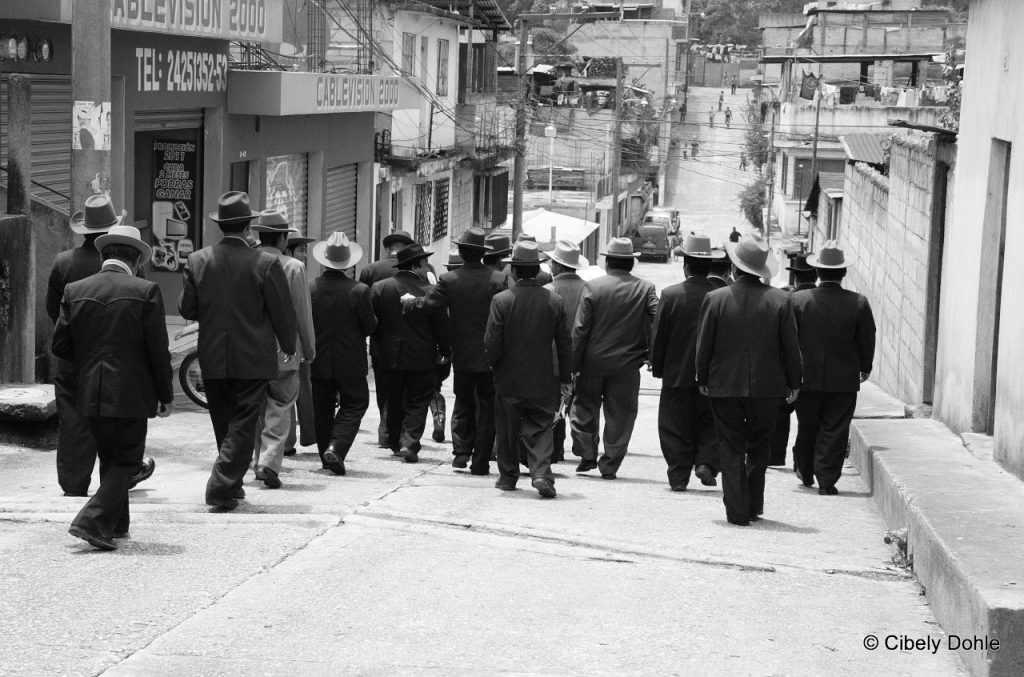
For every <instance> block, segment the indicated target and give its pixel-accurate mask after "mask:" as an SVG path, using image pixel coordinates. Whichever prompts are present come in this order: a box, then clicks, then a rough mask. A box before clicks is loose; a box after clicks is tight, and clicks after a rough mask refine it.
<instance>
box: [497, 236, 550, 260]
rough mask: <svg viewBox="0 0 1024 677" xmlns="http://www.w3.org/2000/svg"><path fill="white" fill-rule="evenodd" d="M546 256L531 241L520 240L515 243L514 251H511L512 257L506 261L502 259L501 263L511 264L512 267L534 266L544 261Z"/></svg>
mask: <svg viewBox="0 0 1024 677" xmlns="http://www.w3.org/2000/svg"><path fill="white" fill-rule="evenodd" d="M547 258H548V255H547V254H545V253H543V252H541V250H540V247H538V246H537V243H536V242H533V241H532V240H521V241H520V242H516V246H515V249H513V250H512V256H510V257H508V258H507V259H502V260H501V261H502V263H511V264H513V265H527V266H528V265H534V264H539V263H540V262H541V261H546V260H547Z"/></svg>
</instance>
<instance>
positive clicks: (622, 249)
mask: <svg viewBox="0 0 1024 677" xmlns="http://www.w3.org/2000/svg"><path fill="white" fill-rule="evenodd" d="M601 255H602V256H604V257H605V258H608V259H635V258H639V257H640V254H639V252H634V251H633V241H632V240H630V239H629V238H628V237H613V238H612V239H611V240H609V241H608V246H607V247H605V250H604V251H603V252H601Z"/></svg>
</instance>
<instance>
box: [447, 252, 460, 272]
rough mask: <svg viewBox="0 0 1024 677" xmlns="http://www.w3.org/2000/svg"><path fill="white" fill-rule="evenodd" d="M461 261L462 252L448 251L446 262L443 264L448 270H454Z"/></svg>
mask: <svg viewBox="0 0 1024 677" xmlns="http://www.w3.org/2000/svg"><path fill="white" fill-rule="evenodd" d="M463 263H465V262H464V261H463V260H462V254H460V253H459V252H457V251H451V252H448V263H446V264H444V266H445V268H447V269H448V270H455V269H456V268H459V267H461V266H462V264H463Z"/></svg>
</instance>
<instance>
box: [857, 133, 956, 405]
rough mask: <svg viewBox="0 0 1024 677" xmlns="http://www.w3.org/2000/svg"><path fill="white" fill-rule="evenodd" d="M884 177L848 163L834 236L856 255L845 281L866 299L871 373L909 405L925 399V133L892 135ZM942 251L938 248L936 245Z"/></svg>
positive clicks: (930, 180) (928, 183)
mask: <svg viewBox="0 0 1024 677" xmlns="http://www.w3.org/2000/svg"><path fill="white" fill-rule="evenodd" d="M892 141H893V143H892V150H891V159H890V165H889V176H888V177H886V176H883V175H882V174H880V173H878V172H877V171H875V170H874V169H872V168H871V167H870V166H868V165H865V164H861V163H857V164H850V165H848V167H847V171H846V189H845V199H844V201H843V202H844V207H843V218H842V225H841V227H840V233H839V239H840V242H841V244H842V246H843V247H844V248H845V249H846V250H847V251H848V252H850V253H852V254H853V255H854V256H856V257H857V261H856V264H855V265H854V267H853V268H851V269H850V272H849V273H848V275H849V281H850V283H851V286H852V287H854V288H856V289H857V291H859V292H861V293H862V294H864V295H865V296H867V297H868V300H869V301H870V302H871V307H872V310H873V311H874V315H875V323H876V325H877V327H878V335H877V344H876V348H875V367H874V372H873V373H872V375H871V379H872V381H874V382H875V383H876V384H877V385H879V386H880V387H881V388H883V389H884V390H886V391H887V392H889V393H891V394H893V395H895V396H896V397H898V398H899V399H901V400H903V401H904V402H908V403H919V402H922V401H923V400H924V399H925V398H927V397H929V395H928V393H926V392H925V390H926V379H927V378H928V376H927V374H926V369H928V364H927V354H928V346H927V344H928V336H927V332H928V317H927V314H928V313H927V308H928V294H929V256H930V252H931V247H932V242H931V238H932V210H933V190H934V184H935V171H936V158H935V155H934V150H933V144H931V143H929V139H928V138H927V137H924V136H909V135H908V136H894V137H893V139H892ZM936 246H941V243H936Z"/></svg>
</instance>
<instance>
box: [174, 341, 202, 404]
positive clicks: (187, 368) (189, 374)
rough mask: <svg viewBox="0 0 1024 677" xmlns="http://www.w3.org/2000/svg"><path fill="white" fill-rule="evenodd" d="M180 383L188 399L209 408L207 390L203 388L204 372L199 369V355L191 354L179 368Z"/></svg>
mask: <svg viewBox="0 0 1024 677" xmlns="http://www.w3.org/2000/svg"><path fill="white" fill-rule="evenodd" d="M178 382H179V383H181V389H182V391H184V393H185V395H186V396H187V397H188V399H190V400H192V401H193V402H195V403H196V404H198V405H199V406H200V407H203V408H204V409H207V408H209V405H208V404H207V402H206V389H205V388H204V387H203V372H202V371H201V370H200V369H199V354H198V353H189V354H188V355H186V356H185V359H184V360H182V361H181V366H180V367H178Z"/></svg>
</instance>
